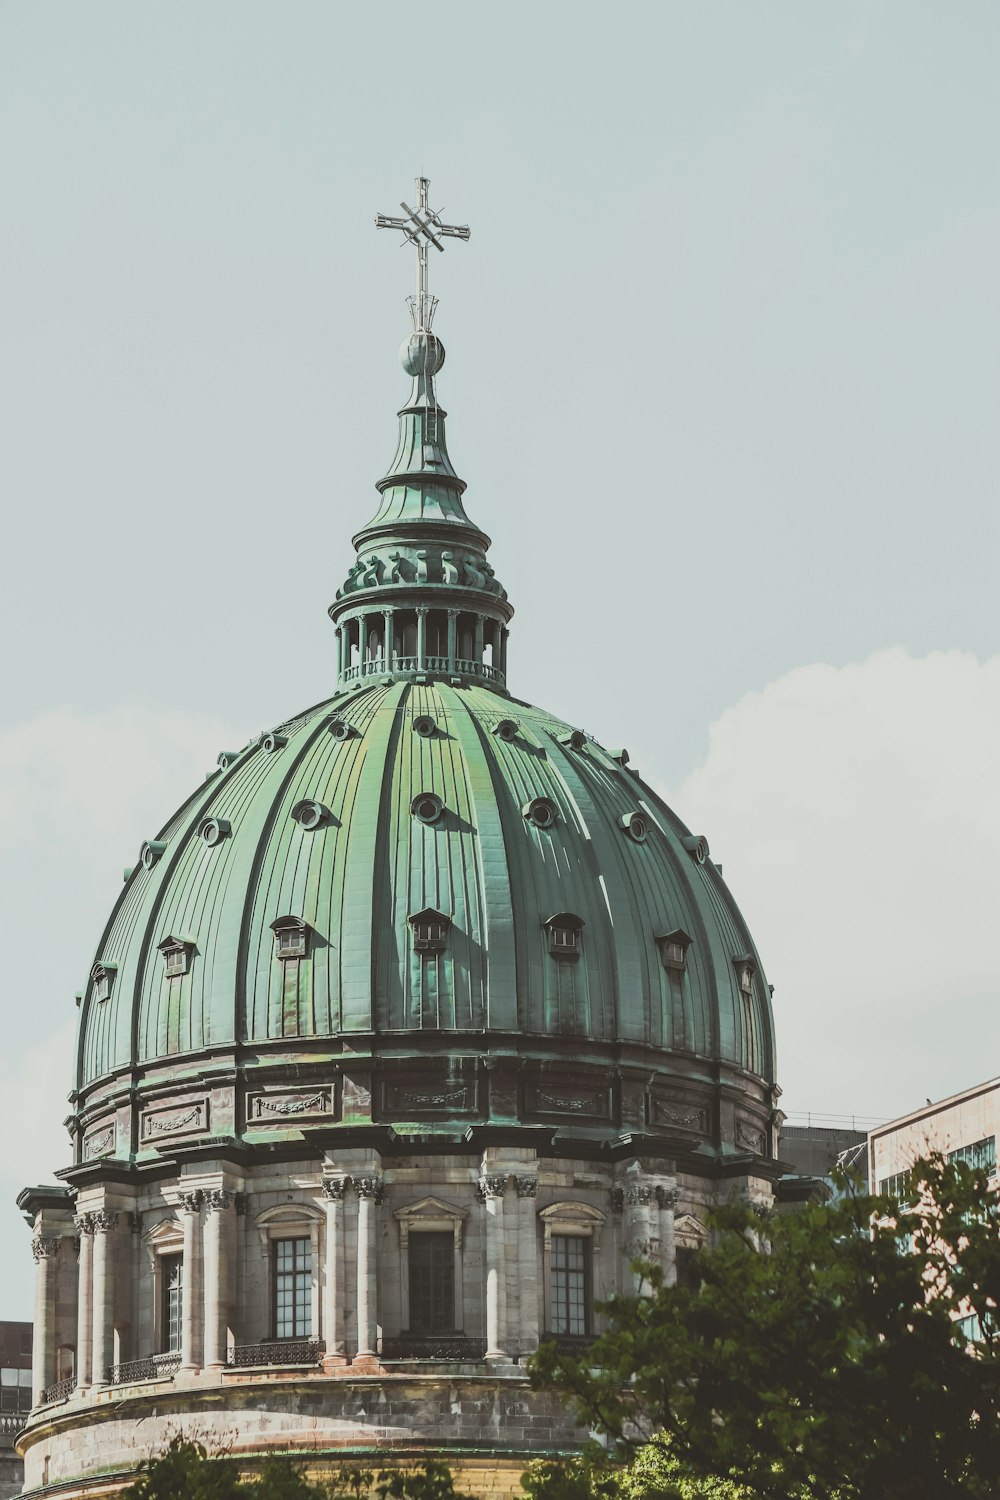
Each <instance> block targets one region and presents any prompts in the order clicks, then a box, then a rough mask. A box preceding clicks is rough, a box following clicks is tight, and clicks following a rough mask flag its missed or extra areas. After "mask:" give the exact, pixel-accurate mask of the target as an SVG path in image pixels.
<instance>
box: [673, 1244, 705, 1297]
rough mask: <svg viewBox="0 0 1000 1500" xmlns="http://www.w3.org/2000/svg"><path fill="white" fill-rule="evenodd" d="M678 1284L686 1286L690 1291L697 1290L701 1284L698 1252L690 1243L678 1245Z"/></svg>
mask: <svg viewBox="0 0 1000 1500" xmlns="http://www.w3.org/2000/svg"><path fill="white" fill-rule="evenodd" d="M677 1285H678V1286H683V1287H686V1288H687V1289H688V1291H690V1292H696V1291H697V1290H698V1288H699V1287H700V1286H701V1274H700V1272H699V1270H698V1252H697V1250H695V1249H693V1248H692V1247H691V1246H688V1245H678V1247H677Z"/></svg>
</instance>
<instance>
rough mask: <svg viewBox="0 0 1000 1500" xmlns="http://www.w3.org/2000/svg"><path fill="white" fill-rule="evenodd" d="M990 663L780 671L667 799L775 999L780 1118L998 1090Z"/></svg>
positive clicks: (996, 709)
mask: <svg viewBox="0 0 1000 1500" xmlns="http://www.w3.org/2000/svg"><path fill="white" fill-rule="evenodd" d="M998 747H1000V657H994V658H992V659H990V660H988V661H986V662H980V661H978V660H977V659H976V657H975V656H973V655H971V654H970V653H967V652H961V651H948V652H934V653H932V654H931V655H930V656H927V657H925V658H922V659H915V658H913V657H912V656H910V655H909V654H908V653H907V652H906V651H905V650H902V649H895V650H891V651H882V652H878V653H877V654H876V655H874V656H872V657H870V658H869V659H868V660H867V661H864V662H861V663H857V664H853V665H850V666H846V667H840V668H836V667H830V666H824V665H819V664H817V665H812V666H806V667H801V668H798V669H796V670H795V671H792V672H789V673H788V674H787V675H786V676H784V677H782V678H779V679H778V681H776V682H773V683H771V684H770V685H769V686H768V687H766V688H765V689H764V691H763V692H760V693H750V694H748V695H747V696H746V697H745V698H743V699H741V700H740V702H739V703H737V704H736V705H735V707H733V708H731V709H729V710H728V711H727V712H726V713H724V714H723V715H722V717H721V718H720V719H719V720H718V721H717V722H716V723H715V724H713V726H712V728H711V731H710V737H709V749H708V755H707V758H706V760H705V763H704V764H703V765H702V766H701V767H699V768H698V769H697V770H696V771H695V772H693V774H692V775H691V776H689V777H688V779H687V781H686V782H685V783H684V785H683V786H682V787H681V789H680V790H679V791H678V792H677V794H676V796H675V797H674V799H673V801H674V805H675V806H676V808H677V811H678V812H679V813H680V815H681V816H682V817H683V818H684V819H685V821H687V822H688V823H689V824H691V825H692V826H693V827H694V828H695V829H696V830H697V831H698V832H704V833H705V834H706V835H707V837H708V839H709V842H710V844H711V847H712V856H713V858H715V859H717V860H718V861H719V862H720V863H721V864H722V865H723V868H724V873H725V876H726V880H727V882H728V883H729V885H730V887H731V889H732V890H733V892H734V894H735V896H736V898H737V900H738V902H739V904H740V907H741V909H742V911H743V913H744V915H745V917H746V918H747V921H748V922H749V924H750V927H751V930H752V931H753V933H754V937H755V939H756V941H757V944H758V947H759V950H760V953H761V958H762V960H763V963H764V966H765V968H766V970H767V974H768V978H769V979H770V981H771V982H772V983H773V984H774V985H775V986H776V993H775V1016H776V1025H777V1037H778V1067H779V1082H781V1084H782V1086H783V1088H784V1090H785V1098H784V1100H783V1103H784V1104H785V1106H786V1108H788V1109H789V1111H805V1110H813V1111H824V1112H828V1113H832V1114H854V1113H856V1114H858V1115H869V1116H891V1115H894V1114H897V1113H900V1112H902V1111H903V1110H906V1109H909V1108H913V1107H915V1106H916V1105H919V1104H922V1103H923V1102H924V1099H925V1098H926V1097H928V1096H930V1097H932V1098H939V1097H941V1096H942V1095H944V1094H946V1093H950V1092H953V1091H956V1090H958V1089H960V1088H963V1087H965V1086H966V1085H969V1084H973V1083H976V1082H978V1081H980V1080H981V1079H983V1078H986V1077H990V1076H992V1075H993V1074H994V1073H996V1072H997V1071H998V1062H997V1059H998V1056H1000V1047H998V1044H1000V1024H998V1021H997V1018H996V1015H997V1012H996V999H997V988H998V986H997V969H998V956H997V941H996V909H997V894H998V876H997V871H998V869H1000V786H998V778H997V774H996V768H997V751H998Z"/></svg>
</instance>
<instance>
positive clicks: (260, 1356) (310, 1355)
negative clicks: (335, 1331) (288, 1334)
mask: <svg viewBox="0 0 1000 1500" xmlns="http://www.w3.org/2000/svg"><path fill="white" fill-rule="evenodd" d="M325 1349H326V1345H325V1344H324V1342H323V1340H322V1339H271V1340H269V1341H268V1342H267V1343H265V1344H235V1345H234V1346H233V1348H232V1349H230V1351H229V1357H228V1359H227V1360H226V1364H227V1366H228V1367H229V1369H231V1370H245V1369H248V1368H250V1367H251V1366H253V1367H259V1366H261V1365H318V1364H319V1363H320V1361H321V1360H322V1358H323V1353H324V1351H325Z"/></svg>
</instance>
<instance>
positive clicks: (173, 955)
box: [157, 937, 194, 979]
mask: <svg viewBox="0 0 1000 1500" xmlns="http://www.w3.org/2000/svg"><path fill="white" fill-rule="evenodd" d="M157 946H158V948H159V950H160V952H161V953H162V954H163V964H164V968H165V970H166V976H167V978H168V979H179V978H180V976H181V975H182V974H186V973H187V971H188V969H189V968H190V967H191V954H192V952H193V951H194V944H193V943H190V942H188V941H187V940H186V939H185V938H175V937H165V938H164V939H163V942H162V943H158V944H157Z"/></svg>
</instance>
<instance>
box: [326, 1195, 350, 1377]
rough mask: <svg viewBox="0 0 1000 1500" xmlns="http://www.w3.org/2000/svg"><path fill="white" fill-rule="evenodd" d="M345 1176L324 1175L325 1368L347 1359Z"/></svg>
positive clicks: (340, 1364)
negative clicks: (345, 1332) (345, 1345)
mask: <svg viewBox="0 0 1000 1500" xmlns="http://www.w3.org/2000/svg"><path fill="white" fill-rule="evenodd" d="M346 1187H347V1178H346V1177H324V1178H323V1197H324V1198H325V1200H326V1246H325V1251H326V1253H325V1271H324V1278H325V1279H324V1282H323V1339H324V1342H325V1344H326V1353H325V1354H324V1356H323V1368H324V1370H336V1369H340V1367H341V1366H342V1365H345V1364H346V1363H347V1354H346V1352H345V1349H344V1309H343V1297H344V1190H345V1188H346Z"/></svg>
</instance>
